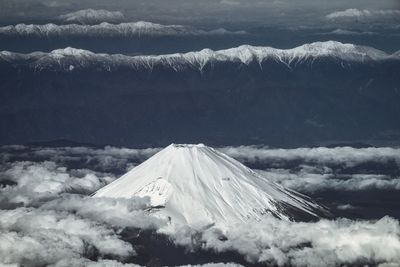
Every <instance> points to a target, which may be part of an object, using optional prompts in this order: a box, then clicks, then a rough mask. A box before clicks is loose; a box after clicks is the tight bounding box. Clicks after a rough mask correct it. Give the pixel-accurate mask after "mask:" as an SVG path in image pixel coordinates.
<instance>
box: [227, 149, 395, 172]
mask: <svg viewBox="0 0 400 267" xmlns="http://www.w3.org/2000/svg"><path fill="white" fill-rule="evenodd" d="M220 150H221V151H222V152H224V153H226V154H228V155H230V156H231V157H234V158H237V159H239V160H243V161H250V162H260V161H267V162H270V163H273V162H275V163H277V164H279V162H283V161H301V162H313V163H318V164H321V165H326V164H328V165H329V164H342V165H344V166H346V167H352V166H355V165H358V164H361V163H367V162H377V163H386V162H389V161H394V162H396V163H397V164H398V165H399V166H400V148H391V147H368V148H352V147H335V148H327V147H316V148H295V149H270V148H268V147H256V146H239V147H224V148H221V149H220Z"/></svg>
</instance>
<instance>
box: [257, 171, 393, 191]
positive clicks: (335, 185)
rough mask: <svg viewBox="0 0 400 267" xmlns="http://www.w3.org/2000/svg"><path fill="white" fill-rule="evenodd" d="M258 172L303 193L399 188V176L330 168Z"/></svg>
mask: <svg viewBox="0 0 400 267" xmlns="http://www.w3.org/2000/svg"><path fill="white" fill-rule="evenodd" d="M258 172H259V173H260V174H261V175H262V176H263V177H265V178H267V179H271V180H273V181H275V182H278V183H280V184H282V185H283V186H285V187H289V188H291V189H294V190H296V191H300V192H304V193H314V192H316V191H323V190H335V191H362V190H373V189H378V190H400V177H397V178H393V177H390V176H388V175H381V174H351V175H337V174H335V173H334V172H333V171H332V170H331V169H330V168H322V169H321V168H313V167H310V166H303V167H302V168H301V169H300V170H299V171H291V170H287V169H269V170H260V171H258Z"/></svg>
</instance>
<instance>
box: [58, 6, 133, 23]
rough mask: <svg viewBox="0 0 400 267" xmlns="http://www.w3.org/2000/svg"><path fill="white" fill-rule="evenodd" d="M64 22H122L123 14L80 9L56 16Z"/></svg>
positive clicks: (102, 10)
mask: <svg viewBox="0 0 400 267" xmlns="http://www.w3.org/2000/svg"><path fill="white" fill-rule="evenodd" d="M58 19H60V20H62V21H64V22H78V23H81V24H93V23H100V22H113V23H115V22H122V21H124V20H125V16H124V14H122V12H120V11H108V10H104V9H82V10H78V11H75V12H71V13H67V14H64V15H60V16H58Z"/></svg>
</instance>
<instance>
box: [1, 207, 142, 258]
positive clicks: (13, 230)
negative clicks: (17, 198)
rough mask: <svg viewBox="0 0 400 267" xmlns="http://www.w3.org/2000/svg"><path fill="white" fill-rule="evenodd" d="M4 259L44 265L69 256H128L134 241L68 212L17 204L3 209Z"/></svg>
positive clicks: (2, 241) (2, 245)
mask: <svg viewBox="0 0 400 267" xmlns="http://www.w3.org/2000/svg"><path fill="white" fill-rule="evenodd" d="M0 233H1V234H0V248H1V249H0V262H2V263H6V264H13V263H16V264H23V265H28V266H40V265H47V264H52V263H57V262H58V261H59V260H62V259H65V258H80V257H81V256H86V257H90V256H94V255H95V254H97V253H98V254H100V255H114V256H117V257H127V256H129V255H133V254H134V253H135V252H134V250H133V248H132V245H131V244H129V243H126V242H125V241H122V240H120V239H119V237H118V236H117V235H116V234H115V233H114V231H113V230H112V229H110V228H108V227H106V226H104V225H100V224H98V223H95V222H93V221H90V220H88V219H82V218H79V217H77V216H75V215H73V214H69V213H65V212H55V211H48V210H39V209H34V208H17V209H14V210H0Z"/></svg>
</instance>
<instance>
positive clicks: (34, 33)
mask: <svg viewBox="0 0 400 267" xmlns="http://www.w3.org/2000/svg"><path fill="white" fill-rule="evenodd" d="M224 34H246V32H244V31H234V32H232V31H228V30H226V29H223V28H219V29H214V30H210V31H205V30H200V29H196V28H193V27H188V26H183V25H162V24H157V23H152V22H147V21H137V22H123V23H118V24H111V23H108V22H102V23H100V24H94V25H84V24H83V25H82V24H61V25H57V24H54V23H49V24H42V25H41V24H17V25H10V26H4V27H0V36H2V35H3V36H20V37H23V36H31V37H47V38H48V37H62V38H66V37H77V36H86V37H112V36H114V37H115V36H141V35H143V36H180V35H224Z"/></svg>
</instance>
